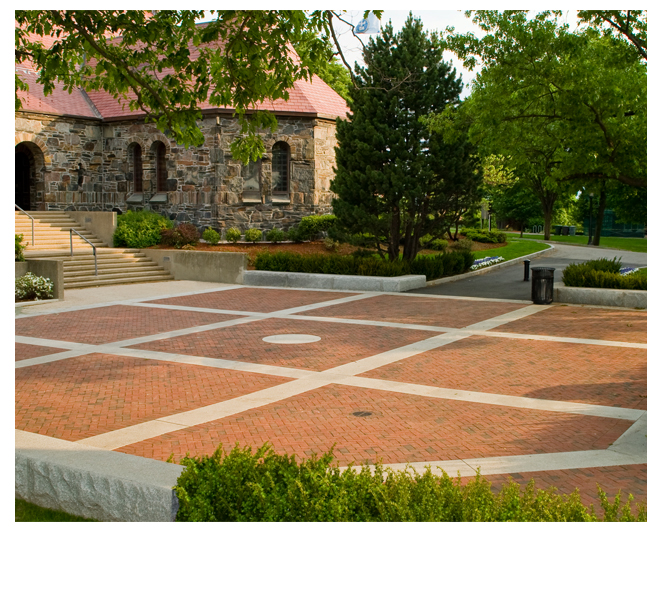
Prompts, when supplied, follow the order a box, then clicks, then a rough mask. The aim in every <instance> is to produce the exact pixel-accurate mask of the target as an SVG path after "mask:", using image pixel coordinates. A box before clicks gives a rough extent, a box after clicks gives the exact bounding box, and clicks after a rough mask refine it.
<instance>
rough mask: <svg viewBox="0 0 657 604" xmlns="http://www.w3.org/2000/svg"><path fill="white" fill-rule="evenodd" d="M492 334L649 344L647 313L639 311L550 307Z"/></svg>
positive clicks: (497, 329)
mask: <svg viewBox="0 0 657 604" xmlns="http://www.w3.org/2000/svg"><path fill="white" fill-rule="evenodd" d="M491 331H505V332H511V333H528V334H537V335H544V336H560V337H565V338H585V339H589V340H612V341H617V342H633V343H638V344H646V343H647V342H648V313H646V312H644V311H638V310H626V309H619V310H616V309H606V308H587V307H581V306H551V307H550V308H547V309H546V310H544V311H542V312H540V313H538V314H536V315H530V316H528V317H524V318H523V319H518V320H516V321H513V322H512V323H507V324H506V325H502V326H500V327H496V328H494V329H491Z"/></svg>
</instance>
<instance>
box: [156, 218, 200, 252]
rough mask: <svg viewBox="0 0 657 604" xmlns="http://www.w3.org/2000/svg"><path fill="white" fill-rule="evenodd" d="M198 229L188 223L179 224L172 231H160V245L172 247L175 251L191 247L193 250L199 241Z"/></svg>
mask: <svg viewBox="0 0 657 604" xmlns="http://www.w3.org/2000/svg"><path fill="white" fill-rule="evenodd" d="M200 238H201V237H200V235H199V233H198V229H197V228H196V227H195V226H194V225H193V224H191V223H189V222H181V223H180V224H179V225H178V226H177V227H175V228H173V229H165V230H164V231H162V243H163V244H164V245H172V246H173V247H175V248H176V249H180V248H185V247H187V246H191V247H192V249H194V245H196V244H197V243H198V241H199V239H200Z"/></svg>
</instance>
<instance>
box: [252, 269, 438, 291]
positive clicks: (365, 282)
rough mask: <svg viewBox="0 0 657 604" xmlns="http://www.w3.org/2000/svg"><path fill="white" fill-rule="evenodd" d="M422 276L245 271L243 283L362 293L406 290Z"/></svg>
mask: <svg viewBox="0 0 657 604" xmlns="http://www.w3.org/2000/svg"><path fill="white" fill-rule="evenodd" d="M426 281H427V278H426V277H425V276H424V275H403V276H401V277H364V276H360V275H326V274H321V273H288V272H283V271H247V272H245V273H244V285H250V286H266V287H296V288H312V289H332V290H338V291H341V290H347V291H362V292H405V291H409V290H412V289H419V288H421V287H424V286H425V284H426Z"/></svg>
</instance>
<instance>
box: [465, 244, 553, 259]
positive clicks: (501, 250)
mask: <svg viewBox="0 0 657 604" xmlns="http://www.w3.org/2000/svg"><path fill="white" fill-rule="evenodd" d="M547 247H548V246H547V244H545V243H539V242H538V241H529V240H527V241H521V240H520V239H511V240H509V241H508V242H507V244H506V245H505V246H504V247H496V248H493V249H491V250H482V251H480V252H473V253H474V256H475V260H480V259H481V258H486V256H502V258H504V260H505V261H506V260H513V259H514V258H520V256H526V255H527V254H533V253H534V252H539V251H541V250H544V249H547Z"/></svg>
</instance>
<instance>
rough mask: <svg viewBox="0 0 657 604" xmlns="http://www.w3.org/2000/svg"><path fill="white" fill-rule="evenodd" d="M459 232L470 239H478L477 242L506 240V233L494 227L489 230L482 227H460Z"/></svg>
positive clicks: (501, 241)
mask: <svg viewBox="0 0 657 604" xmlns="http://www.w3.org/2000/svg"><path fill="white" fill-rule="evenodd" d="M460 233H461V235H463V236H464V237H467V238H468V239H472V241H478V242H479V243H504V242H505V241H506V233H504V232H502V231H497V230H495V229H493V230H491V231H485V230H483V229H462V230H461V231H460Z"/></svg>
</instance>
